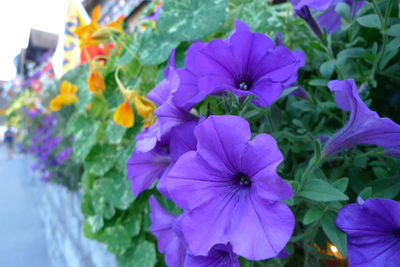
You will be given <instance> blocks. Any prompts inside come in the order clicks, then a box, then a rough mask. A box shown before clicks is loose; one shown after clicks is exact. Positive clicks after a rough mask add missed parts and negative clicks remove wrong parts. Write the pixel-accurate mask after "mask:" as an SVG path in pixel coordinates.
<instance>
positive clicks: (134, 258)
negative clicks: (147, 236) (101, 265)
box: [118, 240, 156, 267]
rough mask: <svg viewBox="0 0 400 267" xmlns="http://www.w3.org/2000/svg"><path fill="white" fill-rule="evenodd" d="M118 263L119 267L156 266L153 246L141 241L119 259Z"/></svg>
mask: <svg viewBox="0 0 400 267" xmlns="http://www.w3.org/2000/svg"><path fill="white" fill-rule="evenodd" d="M118 261H119V263H120V264H121V267H153V266H154V265H155V264H156V248H155V245H154V244H153V243H151V242H149V241H146V240H143V241H141V242H140V243H139V244H138V245H137V246H134V247H131V248H130V249H129V250H128V251H127V252H126V253H125V254H124V255H123V256H122V257H119V259H118Z"/></svg>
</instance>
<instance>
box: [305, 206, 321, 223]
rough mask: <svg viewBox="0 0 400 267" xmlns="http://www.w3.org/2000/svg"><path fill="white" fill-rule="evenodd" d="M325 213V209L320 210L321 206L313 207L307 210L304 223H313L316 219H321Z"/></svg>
mask: <svg viewBox="0 0 400 267" xmlns="http://www.w3.org/2000/svg"><path fill="white" fill-rule="evenodd" d="M323 214H324V211H322V210H320V209H319V208H317V207H311V208H310V209H309V210H307V212H306V214H304V218H303V223H304V224H305V225H307V224H310V223H313V222H315V221H316V220H319V219H320V218H321V217H322V215H323Z"/></svg>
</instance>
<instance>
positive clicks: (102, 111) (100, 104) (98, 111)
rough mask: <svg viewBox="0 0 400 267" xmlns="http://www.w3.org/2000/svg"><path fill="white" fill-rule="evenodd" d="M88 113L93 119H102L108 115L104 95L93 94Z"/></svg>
mask: <svg viewBox="0 0 400 267" xmlns="http://www.w3.org/2000/svg"><path fill="white" fill-rule="evenodd" d="M90 113H91V114H92V116H93V118H95V119H104V118H106V117H107V115H108V105H107V101H106V99H105V98H104V96H94V97H93V100H92V106H91V108H90Z"/></svg>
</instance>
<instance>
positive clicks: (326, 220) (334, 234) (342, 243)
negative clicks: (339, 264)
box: [321, 212, 347, 258]
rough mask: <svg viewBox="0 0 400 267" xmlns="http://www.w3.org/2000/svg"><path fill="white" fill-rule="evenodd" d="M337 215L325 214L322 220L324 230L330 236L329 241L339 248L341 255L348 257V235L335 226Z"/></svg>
mask: <svg viewBox="0 0 400 267" xmlns="http://www.w3.org/2000/svg"><path fill="white" fill-rule="evenodd" d="M335 220H336V214H335V213H333V212H327V213H325V214H324V216H323V217H322V220H321V224H322V229H323V230H324V232H325V234H326V235H327V236H328V238H329V240H330V241H331V242H332V243H333V244H334V245H335V246H336V247H337V248H338V250H339V252H340V254H341V255H342V256H343V257H344V258H346V257H347V249H346V244H347V237H346V234H345V233H343V232H342V231H340V229H339V228H337V227H336V225H335Z"/></svg>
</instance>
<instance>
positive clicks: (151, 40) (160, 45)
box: [139, 7, 179, 65]
mask: <svg viewBox="0 0 400 267" xmlns="http://www.w3.org/2000/svg"><path fill="white" fill-rule="evenodd" d="M163 8H164V7H163ZM162 13H164V12H162ZM142 38H143V40H142V46H141V48H140V50H139V58H140V61H141V62H142V63H143V64H144V65H157V64H160V63H162V62H164V61H165V60H167V59H168V57H169V55H170V53H171V50H172V49H173V48H176V47H177V46H178V44H179V42H177V41H172V40H170V39H169V37H168V36H167V35H166V34H165V33H164V32H160V31H159V30H155V31H153V32H152V31H147V32H145V33H144V34H143V37H142Z"/></svg>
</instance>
